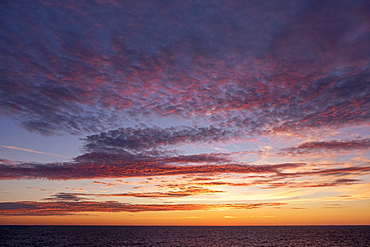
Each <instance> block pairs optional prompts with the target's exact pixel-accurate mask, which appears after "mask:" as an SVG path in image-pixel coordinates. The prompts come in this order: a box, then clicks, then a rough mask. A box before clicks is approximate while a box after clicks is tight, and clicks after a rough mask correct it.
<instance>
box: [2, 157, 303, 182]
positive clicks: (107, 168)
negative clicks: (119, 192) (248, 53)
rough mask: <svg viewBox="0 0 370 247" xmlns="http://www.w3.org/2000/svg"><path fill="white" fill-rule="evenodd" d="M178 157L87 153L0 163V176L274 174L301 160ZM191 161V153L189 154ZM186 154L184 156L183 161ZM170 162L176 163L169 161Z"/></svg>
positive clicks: (3, 177) (19, 177)
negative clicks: (251, 162)
mask: <svg viewBox="0 0 370 247" xmlns="http://www.w3.org/2000/svg"><path fill="white" fill-rule="evenodd" d="M181 157H182V156H180V157H177V158H175V159H171V158H170V159H167V158H164V159H163V160H161V159H160V158H158V159H155V158H154V159H153V158H152V157H145V156H141V155H139V156H137V157H136V156H134V155H131V154H130V155H128V156H125V155H112V154H99V153H90V154H85V155H83V156H82V157H77V158H76V160H75V162H64V163H47V164H35V163H24V164H17V165H0V171H1V173H0V179H36V178H46V179H63V180H64V179H65V180H69V179H98V178H124V177H148V176H173V175H189V174H221V173H239V174H250V173H262V174H267V173H278V172H281V170H283V169H289V168H295V167H299V166H303V165H304V164H301V163H283V164H273V165H245V164H238V163H221V164H207V162H204V159H203V158H202V159H201V163H205V164H199V165H178V164H181V163H182V162H181ZM191 157H192V160H193V158H194V157H195V155H192V156H191ZM186 159H187V157H186V156H185V160H186ZM174 162H176V163H178V164H173V163H174Z"/></svg>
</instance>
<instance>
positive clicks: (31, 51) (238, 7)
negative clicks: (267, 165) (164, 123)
mask: <svg viewBox="0 0 370 247" xmlns="http://www.w3.org/2000/svg"><path fill="white" fill-rule="evenodd" d="M368 4H369V3H368V1H361V0H359V1H355V2H348V1H335V2H332V1H325V2H322V1H313V2H307V1H288V0H284V1H279V3H277V2H275V1H263V2H259V1H210V2H208V1H207V2H204V1H202V2H201V1H199V2H192V1H160V2H158V1H155V2H137V1H129V2H126V3H125V4H124V5H123V4H120V3H117V2H114V1H81V2H79V3H78V4H76V2H75V1H64V3H63V4H60V3H57V2H45V1H37V0H35V1H32V6H31V5H30V3H24V2H21V1H19V0H14V1H11V2H7V3H3V4H2V8H3V9H4V14H3V15H1V17H0V23H1V26H0V28H1V31H2V33H3V34H4V39H2V40H1V41H0V46H1V48H2V51H3V57H4V59H3V61H4V62H3V63H2V64H1V74H2V83H1V85H0V113H1V114H3V115H7V116H11V117H13V118H15V119H17V120H18V121H19V122H20V123H21V124H22V125H23V127H24V128H26V129H27V130H29V131H34V132H38V133H42V134H45V135H50V134H55V133H58V132H68V133H72V134H85V133H91V132H94V133H97V132H102V131H105V130H107V129H115V128H117V127H121V125H122V123H123V122H129V123H136V122H138V121H137V120H139V122H140V121H145V119H148V118H149V117H174V118H176V119H180V121H181V120H182V119H188V120H194V119H198V120H201V121H204V122H207V123H212V124H213V125H214V126H216V127H222V128H227V127H229V128H231V129H233V128H240V129H243V130H244V131H245V132H246V133H247V134H250V135H255V134H258V133H261V132H271V131H273V132H282V131H284V132H289V131H298V130H299V131H301V130H302V129H307V128H308V129H310V128H321V127H334V128H336V127H340V126H345V125H353V124H363V123H368V122H369V119H370V116H369V114H370V113H369V111H368V109H369V108H370V107H369V106H370V105H369V104H370V98H369V95H370V93H369V92H370V86H369V84H368V83H367V82H368V81H369V77H370V73H369V67H368V66H369V65H368V57H367V56H366V54H369V52H370V50H369V49H370V48H369V47H370V45H369V42H370V40H369V37H368V35H367V33H368V31H369V25H368V18H367V16H368V13H367V11H366V10H367V9H368V6H369V5H368ZM5 61H6V62H5ZM160 134H163V133H162V132H161V133H160ZM173 138H174V139H172V142H176V140H177V141H178V139H176V135H174V137H173ZM193 138H195V137H193ZM190 140H191V139H189V141H190ZM128 141H129V140H126V142H125V145H126V147H127V148H135V147H136V148H138V146H135V143H134V142H132V143H129V142H128ZM149 141H150V142H149V144H148V145H149V146H150V145H152V144H155V143H157V141H159V142H160V143H162V141H161V139H150V140H149ZM140 145H143V144H140Z"/></svg>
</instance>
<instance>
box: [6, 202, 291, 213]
mask: <svg viewBox="0 0 370 247" xmlns="http://www.w3.org/2000/svg"><path fill="white" fill-rule="evenodd" d="M282 205H285V203H255V204H127V203H120V202H117V201H104V202H94V201H57V202H36V201H23V202H1V203H0V210H1V211H0V215H1V216H53V215H54V216H58V215H59V216H64V215H71V214H76V213H94V212H132V213H134V212H150V211H193V210H202V211H204V210H225V209H258V208H262V207H276V206H282Z"/></svg>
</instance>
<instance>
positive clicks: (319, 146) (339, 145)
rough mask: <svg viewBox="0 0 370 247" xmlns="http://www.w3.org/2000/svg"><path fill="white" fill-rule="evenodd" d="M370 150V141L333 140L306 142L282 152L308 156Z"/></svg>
mask: <svg viewBox="0 0 370 247" xmlns="http://www.w3.org/2000/svg"><path fill="white" fill-rule="evenodd" d="M369 148H370V139H369V138H365V139H357V140H346V141H345V140H331V141H317V142H304V143H301V144H299V145H297V146H294V147H287V148H283V149H282V150H281V151H282V153H285V154H307V153H312V152H328V151H330V152H333V151H334V152H342V151H352V150H367V149H369Z"/></svg>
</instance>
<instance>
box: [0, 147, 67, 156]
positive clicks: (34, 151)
mask: <svg viewBox="0 0 370 247" xmlns="http://www.w3.org/2000/svg"><path fill="white" fill-rule="evenodd" d="M0 147H3V148H9V149H15V150H21V151H26V152H31V153H36V154H46V155H52V156H57V157H62V158H71V157H68V156H64V155H61V154H54V153H46V152H40V151H36V150H32V149H26V148H19V147H14V146H0Z"/></svg>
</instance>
